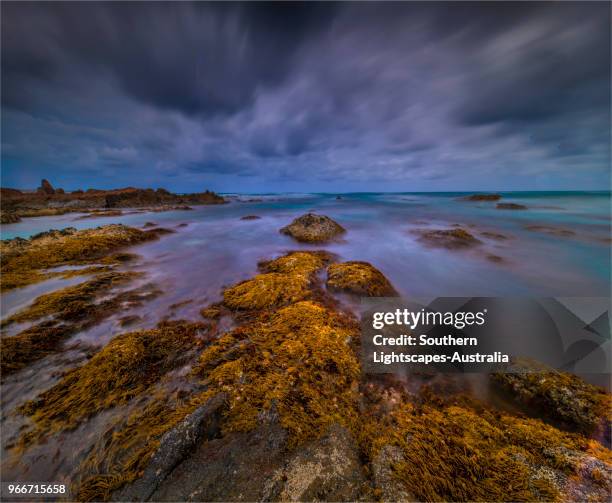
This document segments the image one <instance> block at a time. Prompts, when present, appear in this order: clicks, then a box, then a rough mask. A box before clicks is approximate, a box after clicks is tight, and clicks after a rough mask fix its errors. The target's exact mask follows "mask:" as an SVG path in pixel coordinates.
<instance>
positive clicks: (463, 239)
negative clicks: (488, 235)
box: [417, 228, 481, 249]
mask: <svg viewBox="0 0 612 503" xmlns="http://www.w3.org/2000/svg"><path fill="white" fill-rule="evenodd" d="M417 232H418V234H419V235H420V238H419V239H420V241H422V242H424V243H426V244H428V245H430V246H435V247H437V248H448V249H460V248H471V247H473V246H476V245H479V244H480V243H481V242H480V240H478V239H476V238H475V237H474V236H473V235H472V234H471V233H469V232H468V231H466V230H465V229H459V228H457V229H445V230H420V231H417Z"/></svg>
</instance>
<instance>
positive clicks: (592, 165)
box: [1, 2, 610, 192]
mask: <svg viewBox="0 0 612 503" xmlns="http://www.w3.org/2000/svg"><path fill="white" fill-rule="evenodd" d="M1 9H2V185H3V186H12V187H34V186H36V185H37V184H38V182H39V180H40V178H42V177H46V178H49V179H50V180H51V181H52V182H53V183H54V184H55V185H57V186H63V187H65V188H67V189H76V188H87V187H99V188H104V187H106V188H110V187H118V186H125V185H134V186H151V187H160V186H163V187H166V188H169V189H172V190H177V191H193V190H200V189H204V188H211V189H214V190H218V191H223V192H272V191H282V190H289V191H329V192H337V191H352V190H356V191H375V190H389V191H412V190H415V191H416V190H520V189H528V190H534V189H609V188H610V146H609V141H610V4H609V3H607V2H597V3H587V2H577V3H575V4H574V3H568V2H559V3H555V2H546V3H541V4H534V3H527V2H521V3H508V4H502V3H500V2H489V3H486V4H478V3H476V4H471V3H464V2H455V3H449V4H444V3H423V4H419V3H392V4H381V3H377V4H375V5H374V4H366V3H356V4H350V3H342V4H327V3H312V4H307V5H301V4H296V3H292V4H287V5H282V4H274V5H271V4H269V5H268V4H262V3H257V4H250V5H242V4H236V3H224V4H206V3H197V4H189V3H171V4H166V3H133V4H121V3H116V2H112V3H100V4H96V3H65V4H62V3H56V2H52V3H19V4H18V3H11V2H2V6H1Z"/></svg>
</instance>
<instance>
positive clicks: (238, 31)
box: [2, 2, 333, 114]
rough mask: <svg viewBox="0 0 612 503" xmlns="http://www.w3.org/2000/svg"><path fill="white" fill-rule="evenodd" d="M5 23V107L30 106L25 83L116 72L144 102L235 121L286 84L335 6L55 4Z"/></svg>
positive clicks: (26, 9) (21, 12)
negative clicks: (303, 47) (233, 115)
mask: <svg viewBox="0 0 612 503" xmlns="http://www.w3.org/2000/svg"><path fill="white" fill-rule="evenodd" d="M3 14H4V16H3V17H4V19H5V21H4V22H3V27H2V28H3V32H4V34H3V49H2V56H3V74H4V75H3V85H5V86H6V88H7V92H6V93H4V95H3V104H5V105H12V106H22V107H27V105H28V103H27V96H24V95H20V93H19V89H22V88H21V87H20V86H19V84H23V83H24V82H23V81H25V82H28V81H47V82H53V81H55V80H59V79H61V75H60V74H61V72H63V71H67V72H70V71H82V72H85V73H88V74H90V75H92V77H94V78H95V76H96V72H100V71H104V70H106V71H109V72H110V73H111V74H112V76H113V77H114V78H116V79H117V81H118V82H119V84H120V85H121V87H122V89H123V90H124V91H125V92H126V93H127V94H128V95H130V96H131V97H133V98H135V99H138V100H140V101H143V102H145V103H150V104H152V105H154V106H158V107H161V108H167V109H176V110H179V111H181V112H184V113H186V114H198V113H218V112H235V111H237V110H238V109H240V108H242V107H244V106H246V105H248V104H249V102H250V101H251V100H252V98H253V93H254V92H255V90H256V89H257V88H258V87H259V86H267V85H274V84H277V83H279V82H281V81H282V79H283V78H284V77H285V76H286V75H287V72H288V71H289V69H290V67H291V64H292V57H293V55H294V53H295V50H296V49H297V48H298V47H299V45H300V44H301V43H302V42H303V40H304V38H305V37H306V36H312V35H313V33H315V32H316V31H317V30H319V29H324V28H325V26H326V24H327V23H328V22H329V20H330V19H331V17H332V15H333V7H330V6H327V5H325V4H323V3H321V4H312V5H307V4H303V5H300V4H296V5H289V4H285V5H283V4H280V5H274V6H272V5H269V4H265V3H262V4H252V5H249V4H246V5H243V4H234V3H223V4H216V5H213V4H206V3H195V4H188V3H183V2H176V3H162V2H153V3H149V4H147V5H143V4H141V3H121V2H108V3H91V2H84V3H72V2H70V3H54V2H49V3H43V4H40V3H32V4H26V5H18V4H11V3H8V4H5V5H3ZM26 34H27V35H26ZM71 65H73V67H72V68H71ZM75 67H76V68H75ZM20 78H21V79H23V81H22V82H20V80H21V79H20Z"/></svg>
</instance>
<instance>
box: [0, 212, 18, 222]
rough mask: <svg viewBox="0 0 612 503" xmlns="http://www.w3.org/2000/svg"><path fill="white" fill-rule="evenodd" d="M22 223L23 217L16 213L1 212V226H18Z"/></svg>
mask: <svg viewBox="0 0 612 503" xmlns="http://www.w3.org/2000/svg"><path fill="white" fill-rule="evenodd" d="M17 222H21V217H20V216H19V215H18V214H17V213H15V212H14V211H0V223H1V224H16V223H17Z"/></svg>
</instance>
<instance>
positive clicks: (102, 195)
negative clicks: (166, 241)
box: [0, 179, 227, 224]
mask: <svg viewBox="0 0 612 503" xmlns="http://www.w3.org/2000/svg"><path fill="white" fill-rule="evenodd" d="M0 195H1V198H0V208H1V217H0V218H1V222H2V223H3V224H7V223H14V222H18V221H19V220H20V219H21V218H22V217H34V216H50V215H61V214H64V213H70V212H91V213H93V214H99V213H101V212H102V213H104V212H105V211H106V210H113V209H114V211H118V210H116V209H117V208H154V209H155V210H156V211H163V210H164V209H185V210H188V209H190V208H189V206H188V205H200V204H223V203H226V202H227V201H226V200H225V199H224V198H223V197H221V196H219V195H218V194H216V193H214V192H211V191H209V190H205V191H204V192H196V193H192V194H173V193H171V192H169V191H168V190H166V189H162V188H160V189H156V190H154V189H138V188H135V187H125V188H121V189H111V190H99V189H87V190H74V191H71V192H67V191H65V190H64V189H61V188H57V189H56V188H54V187H53V185H51V183H50V182H49V181H48V180H46V179H43V180H42V181H41V183H40V187H38V188H37V189H35V190H17V189H10V188H0Z"/></svg>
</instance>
